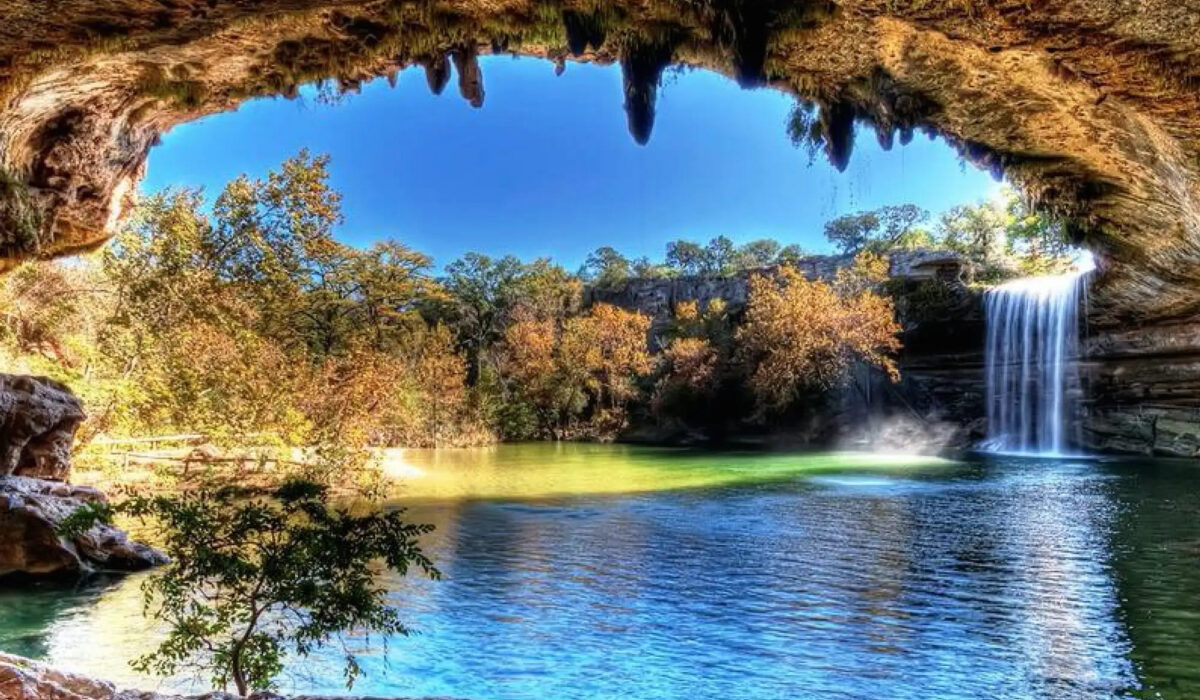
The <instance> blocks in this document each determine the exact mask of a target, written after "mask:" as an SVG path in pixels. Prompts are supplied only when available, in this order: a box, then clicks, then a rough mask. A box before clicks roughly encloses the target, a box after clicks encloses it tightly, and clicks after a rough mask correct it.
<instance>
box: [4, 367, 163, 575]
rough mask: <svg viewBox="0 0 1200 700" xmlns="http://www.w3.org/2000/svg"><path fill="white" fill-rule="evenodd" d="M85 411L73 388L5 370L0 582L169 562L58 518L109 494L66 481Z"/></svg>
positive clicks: (124, 539) (113, 531) (101, 530)
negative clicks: (74, 531)
mask: <svg viewBox="0 0 1200 700" xmlns="http://www.w3.org/2000/svg"><path fill="white" fill-rule="evenodd" d="M84 418H85V414H84V412H83V406H82V404H81V403H80V401H79V399H78V398H76V397H75V395H74V394H72V393H71V391H70V390H69V389H68V388H67V387H65V386H63V385H61V384H59V383H57V382H54V381H52V380H50V379H46V378H44V377H25V376H14V375H6V374H0V458H2V460H3V461H0V579H3V578H4V577H7V576H46V575H59V576H78V575H81V574H86V573H89V572H93V571H98V570H104V571H136V570H138V569H145V568H148V567H150V566H154V565H156V564H161V563H163V562H164V561H165V558H164V557H163V555H162V554H161V553H159V552H157V551H155V550H154V549H152V548H150V547H147V546H145V545H143V544H139V543H137V542H134V541H132V540H130V539H129V537H128V536H127V535H126V534H125V533H124V532H122V531H121V530H119V529H117V528H115V527H112V526H109V525H103V524H99V525H95V526H93V527H92V528H91V529H89V530H87V531H86V532H83V533H80V534H79V535H76V536H74V537H71V538H69V539H68V538H64V537H60V536H59V535H58V532H57V530H56V529H57V527H58V525H59V523H61V522H62V521H63V519H64V518H66V517H67V516H68V515H70V514H71V513H72V512H74V511H75V510H76V509H78V508H80V507H81V506H83V505H84V504H87V503H96V502H103V501H104V500H105V498H104V494H102V493H100V492H99V491H97V490H96V489H92V488H88V487H85V486H73V485H71V484H69V483H67V479H68V478H69V477H70V473H71V462H70V459H71V444H72V441H73V440H74V437H75V429H76V428H77V427H78V426H79V423H80V422H82V421H83V419H84Z"/></svg>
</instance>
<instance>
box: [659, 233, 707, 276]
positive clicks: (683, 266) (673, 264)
mask: <svg viewBox="0 0 1200 700" xmlns="http://www.w3.org/2000/svg"><path fill="white" fill-rule="evenodd" d="M667 267H669V268H671V269H672V270H675V271H676V272H678V273H679V274H681V275H703V274H707V273H708V271H709V270H710V269H711V263H710V261H709V257H708V251H706V250H705V249H704V246H702V245H700V244H699V243H695V242H693V241H684V240H678V241H671V242H670V243H668V244H667Z"/></svg>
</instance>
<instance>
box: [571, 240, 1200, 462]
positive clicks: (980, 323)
mask: <svg viewBox="0 0 1200 700" xmlns="http://www.w3.org/2000/svg"><path fill="white" fill-rule="evenodd" d="M847 262H848V260H847V259H846V258H840V257H816V258H812V259H809V260H806V261H805V262H804V264H803V266H802V268H803V269H804V270H805V271H806V272H807V274H808V275H809V276H810V277H812V278H826V279H828V278H830V277H832V275H833V274H834V272H835V271H836V269H837V268H838V267H839V266H840V265H844V264H846V263H847ZM938 266H941V267H940V268H939V267H938ZM956 270H957V268H956V266H955V265H954V262H953V260H941V259H938V258H937V257H936V256H932V255H926V254H924V253H913V254H901V255H898V256H895V257H894V259H893V261H892V269H891V274H892V282H891V291H893V292H894V293H895V296H896V303H897V314H898V318H899V320H900V322H901V326H902V327H903V329H904V330H903V333H902V335H901V340H902V342H903V344H904V347H903V350H902V351H901V353H900V355H899V358H898V361H899V365H900V370H901V376H902V380H901V382H900V383H899V384H896V385H893V384H891V383H890V382H888V381H886V380H885V379H884V378H883V377H882V376H878V373H870V372H860V373H859V374H858V375H857V376H856V377H855V385H856V386H855V389H854V390H853V391H847V392H845V394H844V396H843V397H842V400H841V403H840V415H838V416H836V420H837V421H838V422H839V423H841V424H842V426H843V432H844V434H845V440H846V443H847V444H848V445H851V446H855V445H866V444H867V443H869V442H872V441H874V442H875V443H876V444H878V442H879V441H880V440H882V441H883V442H884V443H885V444H889V445H905V444H908V445H917V446H934V447H936V448H947V449H954V448H963V447H970V446H972V445H974V444H975V443H977V442H978V441H979V440H981V439H983V438H984V437H985V436H986V430H987V423H986V417H987V416H986V386H985V383H984V353H983V350H984V338H985V333H986V328H985V319H984V315H983V306H982V294H981V293H980V292H977V291H971V290H970V289H968V288H967V287H966V286H965V285H962V284H959V283H957V282H956V281H955V279H956V277H957V276H958V274H959V273H958V272H956ZM938 280H941V282H939V281H938ZM589 298H590V299H592V300H594V301H606V302H609V303H614V304H617V305H618V306H622V307H624V308H629V309H636V310H639V311H641V312H643V313H646V314H649V315H650V316H652V317H653V319H654V323H653V328H654V329H655V335H654V336H653V337H652V339H651V344H652V346H655V347H658V346H660V345H661V344H662V340H661V338H662V333H663V331H665V329H666V328H667V327H668V325H669V322H670V316H671V309H672V308H673V306H674V304H676V303H678V302H679V301H685V300H695V301H698V302H699V303H700V304H701V305H704V304H707V303H708V302H709V301H711V300H712V299H716V298H720V299H722V300H724V301H725V302H726V303H728V304H730V307H731V309H732V310H734V311H735V312H736V311H737V310H738V309H739V308H740V307H741V306H743V305H744V304H745V302H746V275H738V276H736V277H709V278H686V277H685V278H677V279H671V280H633V281H631V282H630V283H628V284H627V285H625V286H623V287H621V288H620V289H615V290H590V291H589ZM1089 311H1090V313H1087V314H1085V319H1086V324H1085V325H1084V326H1083V327H1082V328H1081V329H1080V332H1081V333H1082V334H1083V338H1082V341H1083V342H1082V343H1081V347H1082V358H1081V361H1080V365H1079V369H1080V389H1079V393H1078V398H1079V410H1078V412H1077V415H1076V416H1075V421H1076V423H1075V424H1074V425H1072V426H1071V427H1070V429H1069V430H1068V433H1069V434H1072V435H1078V436H1079V437H1078V443H1079V444H1078V447H1079V448H1080V449H1082V450H1083V451H1086V452H1091V453H1103V454H1137V455H1153V456H1160V457H1188V458H1197V457H1200V317H1197V318H1183V319H1168V320H1156V319H1149V320H1147V321H1145V322H1143V323H1139V324H1136V325H1120V326H1115V325H1111V323H1110V322H1109V321H1108V319H1107V318H1106V316H1105V314H1104V313H1097V312H1096V311H1095V310H1094V309H1089ZM1106 323H1108V325H1105V324H1106Z"/></svg>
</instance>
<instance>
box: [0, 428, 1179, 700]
mask: <svg viewBox="0 0 1200 700" xmlns="http://www.w3.org/2000/svg"><path fill="white" fill-rule="evenodd" d="M547 449H549V448H547ZM555 454H557V453H548V454H547V459H546V461H552V460H553V458H554V455H555ZM621 454H623V455H625V456H623V457H621V456H618V455H621ZM531 455H532V452H531V451H530V450H529V449H524V450H521V451H519V452H518V453H516V454H515V455H514V459H515V460H516V461H517V462H523V461H528V460H531V459H533V457H532V456H531ZM594 456H595V455H594ZM599 457H602V458H603V461H601V462H600V463H601V464H602V465H604V466H605V468H606V469H608V470H609V472H608V473H609V474H610V475H612V476H613V477H614V478H615V479H617V480H618V481H619V479H620V478H622V477H624V476H625V475H627V474H630V473H633V472H639V474H640V476H638V477H637V478H639V479H658V480H665V481H669V482H670V483H677V482H678V481H679V480H680V479H681V478H683V479H691V478H698V477H696V476H695V475H686V474H685V475H683V476H682V477H681V476H680V474H679V471H680V470H684V471H686V470H696V471H699V472H701V477H702V478H705V479H708V478H711V477H712V475H714V474H717V475H725V476H728V474H729V473H731V471H732V472H735V473H737V474H743V473H744V471H745V470H747V469H750V468H751V467H752V465H753V463H754V458H751V457H747V456H744V455H742V456H736V457H735V458H730V457H729V456H721V455H709V456H707V457H700V456H697V455H691V456H689V457H687V460H690V461H687V462H686V465H685V466H681V465H680V464H679V463H678V462H677V461H668V462H666V463H663V464H661V466H659V467H658V469H660V470H661V471H663V472H666V474H665V475H663V474H659V473H655V471H654V470H655V468H656V467H655V463H656V462H663V459H662V456H661V455H656V454H655V453H653V452H641V451H638V450H632V451H631V450H630V449H629V448H620V451H614V452H612V453H599ZM623 459H625V460H631V461H632V462H633V464H632V465H627V466H620V465H619V463H620V462H621V460H623ZM761 459H762V460H763V461H762V464H763V468H764V472H765V473H766V474H767V477H768V478H766V480H765V481H757V480H754V479H751V478H741V477H739V478H738V479H732V480H727V481H722V482H720V483H718V484H717V485H711V486H707V487H702V488H688V489H682V488H681V489H675V488H673V489H672V490H668V491H663V492H655V491H647V490H642V489H640V488H639V489H634V492H633V493H625V494H607V493H606V494H602V495H576V496H571V497H562V496H554V497H526V498H519V499H518V498H503V499H496V498H492V499H461V498H460V499H445V498H440V499H434V500H421V499H416V500H411V499H410V500H408V501H406V504H407V505H408V506H409V507H410V509H411V512H412V515H413V517H414V518H415V519H418V520H422V521H427V522H432V523H434V524H436V525H437V528H438V529H437V531H436V532H435V534H434V536H433V537H432V538H431V539H430V541H429V547H430V549H431V550H432V553H433V555H434V557H435V559H436V560H437V561H438V563H439V566H440V567H441V568H442V570H443V571H444V573H445V574H446V580H444V581H442V582H439V583H432V582H428V581H420V580H415V579H409V580H395V581H390V582H389V586H390V588H391V589H392V590H393V591H394V595H393V599H394V602H395V603H396V604H397V605H398V606H400V607H401V608H403V614H404V616H405V618H406V619H408V620H411V621H412V623H413V625H414V626H415V627H416V628H417V629H419V630H420V631H421V634H420V635H419V636H418V637H415V638H411V639H402V640H394V641H393V643H392V644H391V645H390V646H389V649H388V651H387V652H386V653H383V652H381V651H378V650H377V651H376V652H375V653H374V654H373V655H372V656H370V657H369V658H368V659H366V663H365V675H364V677H363V679H362V680H361V681H360V684H359V685H357V686H356V687H355V692H359V693H363V694H378V695H405V696H439V695H441V696H452V697H462V698H501V699H505V698H565V699H568V700H570V699H580V700H583V699H588V700H591V699H594V698H611V697H622V698H646V699H649V698H654V699H658V698H717V697H719V698H756V699H757V698H772V699H774V698H783V697H821V698H914V699H915V698H921V699H922V700H925V699H928V698H983V697H988V698H990V697H1003V698H1110V697H1122V696H1128V697H1147V698H1149V697H1160V696H1161V697H1166V698H1194V697H1200V693H1198V692H1197V690H1198V688H1200V685H1198V682H1200V679H1198V677H1197V676H1198V674H1197V671H1196V669H1197V661H1200V651H1197V650H1198V649H1200V569H1198V568H1197V564H1200V521H1198V520H1197V518H1196V517H1195V515H1196V513H1198V512H1200V510H1198V507H1200V489H1197V488H1196V487H1197V486H1200V472H1197V471H1195V470H1192V469H1183V468H1166V467H1163V466H1162V465H1159V466H1157V467H1151V466H1148V465H1139V464H1126V463H1109V464H1094V463H1093V464H1076V463H1071V462H1063V461H1058V462H1054V461H1036V460H993V461H988V462H976V463H971V464H960V465H953V466H946V465H943V466H941V467H940V468H937V469H928V468H923V469H916V470H907V469H906V470H901V471H899V472H897V471H894V470H893V471H889V470H884V469H874V470H872V471H871V472H870V473H869V474H864V473H862V472H861V471H859V470H853V471H850V472H833V473H830V472H828V471H824V470H820V472H821V473H820V474H819V475H817V476H807V475H806V474H807V473H806V472H805V471H804V470H802V469H798V468H796V467H795V464H794V463H793V464H792V466H791V467H790V469H791V471H792V475H791V477H790V478H784V477H783V476H782V475H781V473H780V470H781V469H782V467H780V466H779V465H780V464H781V463H783V462H782V461H781V460H783V458H782V457H780V456H763V457H761ZM791 459H793V460H795V459H796V458H794V457H792V458H791ZM706 460H707V461H706ZM773 460H774V461H773ZM585 462H588V460H587V459H585V458H582V457H578V456H575V457H570V458H568V459H564V460H562V462H561V463H560V464H561V465H565V466H563V468H564V469H586V467H581V466H580V465H581V464H583V463H585ZM614 465H617V466H614ZM427 466H428V465H427ZM453 468H456V469H461V468H465V467H464V466H462V465H461V464H459V465H458V466H455V467H453ZM510 468H511V465H509V464H506V463H505V462H504V459H503V454H501V455H500V456H499V457H497V458H495V459H493V461H492V462H491V463H490V464H489V466H488V467H487V470H488V471H489V475H488V476H487V477H486V478H485V479H484V482H485V483H488V484H496V483H502V482H504V478H503V477H504V475H506V474H508V473H509V470H510ZM541 468H543V469H547V468H546V467H544V466H543V467H541ZM477 476H478V475H477ZM479 478H483V477H479ZM580 478H584V480H585V481H589V482H590V481H592V480H594V479H596V478H597V477H596V476H595V475H594V474H591V475H583V476H581V475H580V474H578V473H576V474H574V475H564V476H562V477H561V479H560V480H559V482H558V483H559V484H562V483H567V481H569V480H572V479H575V480H578V479H580ZM575 483H580V482H578V481H576V482H575ZM637 483H638V484H642V483H643V482H637ZM508 487H512V484H509V486H508ZM508 487H502V488H508ZM488 488H495V487H494V486H488ZM521 488H526V487H525V486H523V485H522V486H521ZM606 490H613V489H611V488H610V489H606ZM136 588H137V586H136V579H131V580H129V581H127V582H126V583H124V584H122V585H120V586H117V587H115V588H111V589H108V590H107V591H104V592H102V593H101V594H99V595H95V594H91V595H90V596H71V595H63V596H60V598H58V599H56V601H69V602H65V603H64V602H56V605H57V607H56V608H53V609H50V610H48V612H47V613H46V615H45V616H44V620H45V623H44V626H43V631H42V632H40V634H42V635H43V636H44V638H45V640H47V641H46V642H45V643H44V644H43V645H42V647H41V648H42V649H43V650H44V651H43V653H42V654H41V655H43V656H46V657H48V658H51V659H53V660H54V661H56V662H58V663H62V664H64V665H67V666H71V667H75V668H79V669H82V670H88V671H91V672H94V673H99V674H102V675H106V676H110V677H113V676H115V677H118V680H121V681H123V682H126V683H133V682H135V681H138V679H136V678H134V677H133V676H132V675H131V674H130V673H129V672H128V671H127V670H126V669H125V666H124V664H125V661H126V660H127V659H128V658H131V657H132V656H135V655H136V654H138V653H141V652H144V651H145V650H146V649H147V648H148V646H149V645H150V636H151V634H150V633H149V632H148V628H147V627H146V626H145V623H144V622H142V621H141V620H140V618H138V616H137V606H138V605H139V604H140V600H139V598H138V592H137V590H136ZM20 600H21V598H20V597H14V596H8V597H5V598H0V620H4V621H7V620H9V619H11V616H12V614H13V613H12V610H13V609H14V601H20ZM31 624H32V625H33V626H37V625H38V624H39V623H37V622H34V623H26V627H29V626H30V625H31ZM7 630H8V627H0V648H6V649H13V648H14V644H17V645H19V641H15V638H14V637H13V636H12V635H10V634H9V633H8V632H7ZM95 640H103V642H104V643H103V645H101V646H99V647H97V645H96V644H95V643H94V641H95ZM29 649H33V647H28V646H27V647H26V651H25V652H23V653H34V652H35V651H36V649H34V651H29ZM15 650H17V651H21V649H19V648H17V649H15ZM297 667H303V668H304V669H305V670H306V673H305V674H304V675H303V676H295V677H292V678H290V679H285V684H284V685H285V688H284V689H285V690H286V689H288V687H287V686H288V685H289V684H294V685H295V687H298V688H303V689H304V690H307V691H319V692H340V691H342V690H343V689H342V687H341V682H340V676H339V675H338V671H337V669H338V668H339V667H338V665H337V659H336V658H332V657H331V658H330V659H328V660H322V659H316V660H310V661H308V662H305V663H304V664H297ZM140 682H141V684H143V685H145V681H144V680H143V681H140Z"/></svg>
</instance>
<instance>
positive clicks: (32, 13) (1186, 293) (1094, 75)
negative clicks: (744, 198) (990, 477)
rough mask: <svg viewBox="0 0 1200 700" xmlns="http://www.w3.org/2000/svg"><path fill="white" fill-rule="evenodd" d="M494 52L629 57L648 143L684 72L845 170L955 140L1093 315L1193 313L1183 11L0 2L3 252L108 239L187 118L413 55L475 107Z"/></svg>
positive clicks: (1116, 3)
mask: <svg viewBox="0 0 1200 700" xmlns="http://www.w3.org/2000/svg"><path fill="white" fill-rule="evenodd" d="M489 52H515V53H520V54H525V55H531V56H541V57H545V58H548V59H551V60H554V61H556V62H558V63H559V65H560V66H561V65H563V63H564V61H565V60H567V59H568V58H572V59H577V60H589V61H605V62H608V61H611V62H619V63H620V64H621V67H622V70H623V72H624V76H625V79H624V101H625V106H626V111H627V114H628V120H629V127H630V130H631V132H632V134H633V136H634V138H636V139H638V140H639V141H644V140H645V139H647V138H649V137H650V133H651V129H652V127H653V123H654V103H655V96H656V90H657V85H658V79H659V77H660V75H661V73H662V70H663V69H664V68H665V67H666V66H667V65H668V64H670V63H673V62H674V63H686V64H690V65H695V66H701V67H704V68H708V69H711V70H715V71H720V72H722V73H726V74H728V75H731V76H733V77H735V78H736V79H737V80H738V81H739V82H741V83H742V84H743V85H747V86H755V85H770V86H771V87H773V88H776V89H780V90H785V91H789V92H793V93H795V94H797V95H799V96H801V97H803V98H805V99H807V100H811V101H812V102H813V103H814V104H816V105H817V106H818V107H819V110H818V111H817V112H816V113H815V114H814V116H813V117H812V119H811V123H809V124H806V125H805V128H806V129H807V131H808V135H809V136H811V137H813V138H814V139H815V143H816V145H817V146H818V147H820V148H822V149H824V151H825V152H826V154H827V156H828V157H829V159H830V160H831V161H832V162H833V163H834V164H835V165H838V166H844V165H845V163H846V161H847V159H848V158H849V157H850V154H851V151H852V148H853V139H854V130H853V124H854V123H855V122H856V121H857V122H860V123H869V124H871V125H872V126H874V128H875V130H876V132H877V136H878V138H879V140H880V141H881V143H883V144H885V145H890V144H891V143H892V141H893V140H894V139H897V138H898V139H900V140H901V141H905V140H907V139H908V138H910V137H911V135H912V133H913V131H914V130H918V129H928V130H929V131H931V132H936V133H940V134H943V135H945V136H946V137H947V138H948V139H949V140H950V141H951V142H952V143H954V144H955V145H957V146H958V147H959V148H960V149H961V150H962V152H963V153H964V155H966V156H967V157H968V158H969V159H971V160H973V161H974V162H976V163H978V164H980V165H981V166H983V167H986V168H989V169H992V170H994V171H996V172H997V173H999V172H1004V173H1006V174H1007V175H1009V176H1010V177H1011V178H1012V179H1014V180H1015V181H1016V182H1017V183H1018V184H1019V185H1020V186H1022V187H1023V188H1024V189H1025V191H1026V192H1028V193H1029V194H1030V195H1031V196H1032V197H1033V198H1035V199H1036V200H1038V201H1039V202H1040V203H1041V204H1042V205H1043V206H1045V207H1047V208H1049V209H1052V210H1055V211H1057V212H1059V213H1062V214H1064V215H1066V216H1068V217H1070V218H1071V219H1072V220H1073V221H1074V223H1075V225H1076V232H1077V234H1078V235H1079V236H1080V237H1081V239H1083V240H1084V241H1086V243H1087V244H1088V245H1089V246H1090V247H1092V248H1093V249H1094V250H1096V251H1097V252H1098V253H1100V257H1101V260H1102V265H1103V267H1104V269H1105V270H1106V275H1105V277H1104V279H1103V280H1102V281H1101V283H1100V284H1099V286H1098V288H1097V292H1098V294H1097V295H1096V296H1095V297H1094V303H1095V304H1096V309H1097V313H1103V314H1104V315H1105V316H1106V317H1108V318H1112V319H1123V320H1128V319H1135V318H1148V317H1155V318H1166V317H1182V316H1186V315H1188V314H1190V313H1192V312H1194V311H1195V310H1196V309H1197V308H1198V307H1200V289H1197V288H1196V286H1195V285H1194V284H1192V281H1193V280H1195V279H1197V273H1200V205H1198V204H1197V202H1198V195H1200V191H1198V189H1197V187H1198V185H1197V183H1198V179H1197V175H1198V174H1200V159H1198V158H1197V157H1196V156H1197V154H1198V153H1200V148H1198V147H1200V118H1198V117H1197V115H1198V114H1200V91H1197V90H1196V89H1195V87H1196V84H1197V77H1198V72H1200V60H1198V59H1200V7H1197V6H1196V4H1195V3H1194V2H1193V1H1192V0H1187V1H1184V2H1180V1H1179V0H1143V1H1141V2H1130V1H1128V0H1045V1H1043V2H1038V3H1029V2H1027V1H1026V0H992V1H990V2H986V3H983V2H976V3H964V2H961V1H960V0H924V1H922V2H895V1H894V0H836V1H832V2H831V1H826V0H761V1H759V0H754V1H753V2H751V1H750V0H704V1H702V2H689V3H681V2H671V1H668V0H650V1H645V0H636V1H635V0H617V1H615V2H610V3H602V4H597V3H594V2H591V1H590V0H498V1H488V2H484V1H483V0H409V1H407V2H400V1H399V0H255V1H254V2H247V1H242V0H173V1H172V2H160V1H159V0H87V1H84V0H60V1H59V2H54V3H51V4H50V5H49V6H47V5H46V3H44V2H42V1H41V0H12V1H10V2H5V3H3V4H2V6H0V167H2V168H3V170H4V176H3V177H0V224H2V225H0V259H3V260H8V261H13V260H18V259H22V258H27V257H31V256H54V255H60V254H64V253H69V252H71V251H75V250H79V249H83V248H88V247H92V246H94V245H97V244H98V243H100V242H102V241H103V240H104V239H105V238H107V237H108V236H109V235H110V234H111V232H112V230H113V227H114V226H115V225H116V223H117V222H118V221H119V219H120V217H121V216H122V215H123V214H124V212H125V211H126V210H127V208H128V205H129V203H130V195H131V193H132V192H133V189H134V186H135V184H136V182H137V180H138V178H139V177H140V176H141V173H142V168H143V166H144V163H145V159H146V156H147V152H148V151H149V149H150V147H151V146H152V145H153V144H154V143H155V140H156V139H157V137H158V135H159V134H160V133H162V132H163V131H165V130H166V129H169V128H170V127H171V126H173V125H175V124H178V123H180V122H184V121H187V120H190V119H194V118H196V117H199V116H201V115H204V114H208V113H211V112H215V111H221V110H227V109H232V108H233V107H235V106H236V105H237V104H238V103H239V102H241V101H243V100H245V99H247V98H249V97H253V96H257V95H294V94H295V93H296V90H297V86H298V85H300V84H302V83H304V82H308V81H312V80H315V79H320V78H333V79H334V80H335V81H337V82H338V83H339V84H340V85H341V86H342V87H345V88H350V89H352V88H353V87H354V86H355V85H356V84H357V83H358V82H359V81H362V80H365V79H369V78H371V77H374V76H378V75H385V74H394V72H395V71H396V70H398V69H399V68H401V67H403V66H406V65H410V64H418V65H422V66H424V67H425V70H426V72H427V76H428V78H429V82H430V86H431V88H433V89H435V90H440V89H442V88H443V87H445V85H446V82H447V81H448V79H449V77H450V73H449V70H448V66H449V64H450V63H451V60H452V61H453V63H454V64H456V65H457V66H458V67H459V71H458V72H459V76H460V79H459V86H458V87H459V91H460V92H461V93H462V94H463V96H464V97H465V98H466V99H468V100H470V101H471V102H472V104H481V103H482V102H483V99H484V94H485V93H484V77H483V76H482V74H481V73H480V71H479V70H478V64H477V62H476V57H477V56H478V55H480V54H483V53H489ZM614 99H616V96H614ZM764 128H772V129H775V128H778V125H774V124H771V125H764Z"/></svg>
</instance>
